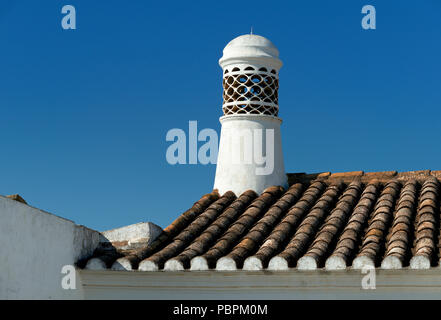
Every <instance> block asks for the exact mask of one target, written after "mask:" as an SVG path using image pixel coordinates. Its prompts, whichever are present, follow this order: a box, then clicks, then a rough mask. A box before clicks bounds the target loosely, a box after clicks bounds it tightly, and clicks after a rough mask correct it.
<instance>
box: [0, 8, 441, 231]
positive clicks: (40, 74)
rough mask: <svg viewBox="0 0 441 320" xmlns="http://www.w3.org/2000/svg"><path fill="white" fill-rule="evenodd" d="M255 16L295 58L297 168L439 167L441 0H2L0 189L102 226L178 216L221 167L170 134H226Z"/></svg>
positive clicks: (288, 110) (289, 85) (289, 60)
mask: <svg viewBox="0 0 441 320" xmlns="http://www.w3.org/2000/svg"><path fill="white" fill-rule="evenodd" d="M65 4H72V5H74V6H75V7H76V11H77V30H63V29H62V28H61V24H60V22H61V18H62V14H61V7H62V6H63V5H65ZM365 4H371V5H375V7H376V10H377V29H376V30H369V31H366V30H363V29H362V28H361V24H360V21H361V18H362V14H361V8H362V6H363V5H365ZM251 26H253V28H254V33H256V34H260V35H263V36H265V37H268V38H269V39H270V40H272V41H273V43H274V44H275V45H276V46H277V47H278V48H279V50H280V54H281V59H282V61H283V62H284V66H283V68H282V69H281V72H280V92H279V95H280V100H279V102H280V117H281V118H282V119H283V120H284V122H283V124H282V139H283V148H284V155H285V166H286V170H287V172H321V171H333V172H337V171H352V170H365V171H382V170H398V171H407V170H421V169H432V170H435V169H438V170H439V169H441V130H440V128H441V1H440V0H421V1H416V0H415V1H403V0H401V1H398V0H388V1H371V0H363V1H358V0H346V1H328V0H322V1H311V0H301V1H289V2H288V1H286V2H279V1H270V2H268V1H248V2H243V3H240V4H239V3H238V2H237V1H179V2H173V1H85V0H84V1H76V0H66V1H53V0H50V1H49V0H48V1H30V0H29V1H5V0H2V1H1V2H0V41H1V43H0V135H1V141H2V142H1V149H0V150H1V151H0V172H1V174H0V194H3V195H6V194H13V193H19V194H20V195H22V196H23V197H24V198H25V199H26V200H27V201H28V202H29V203H30V204H31V205H33V206H35V207H38V208H41V209H44V210H46V211H49V212H52V213H54V214H57V215H60V216H62V217H65V218H68V219H71V220H74V221H75V222H77V223H79V224H83V225H86V226H88V227H91V228H94V229H98V230H105V229H110V228H114V227H119V226H124V225H128V224H132V223H137V222H140V221H152V222H155V223H157V224H159V225H161V226H162V227H165V226H167V225H168V224H169V223H170V222H171V221H172V220H173V219H174V218H176V217H177V216H178V215H179V214H180V213H182V212H183V211H184V210H186V209H187V208H188V207H190V206H191V205H192V204H193V202H194V201H196V200H198V199H199V197H200V196H201V195H202V194H204V193H207V192H210V191H211V189H212V186H213V181H214V173H215V166H214V165H206V166H204V165H177V166H171V165H169V164H168V163H167V161H166V159H165V152H166V149H167V147H168V146H169V144H170V143H169V142H166V140H165V135H166V133H167V131H168V130H169V129H171V128H182V129H185V130H186V131H187V130H188V129H186V128H187V127H188V121H189V120H197V121H198V123H199V128H200V129H202V128H213V129H216V130H217V131H218V132H219V130H220V123H219V121H218V118H219V117H220V116H221V104H222V95H221V94H222V88H221V78H222V75H221V69H220V67H219V66H218V59H219V58H220V56H221V54H222V49H223V47H224V46H225V45H226V44H227V43H228V41H230V40H231V39H233V38H235V37H236V36H239V35H241V34H245V33H248V32H249V30H250V27H251Z"/></svg>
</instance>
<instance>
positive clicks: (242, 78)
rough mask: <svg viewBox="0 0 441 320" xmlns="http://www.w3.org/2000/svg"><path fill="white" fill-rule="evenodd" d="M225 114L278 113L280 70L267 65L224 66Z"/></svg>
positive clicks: (275, 114) (223, 108)
mask: <svg viewBox="0 0 441 320" xmlns="http://www.w3.org/2000/svg"><path fill="white" fill-rule="evenodd" d="M223 89H224V92H223V98H224V101H223V106H222V110H223V112H224V115H232V114H264V115H271V116H276V117H277V115H278V113H279V102H278V90H279V77H278V74H277V71H276V70H274V69H272V70H268V69H267V68H265V67H261V68H256V67H253V66H244V67H238V66H236V67H233V68H232V69H231V70H229V69H225V71H224V78H223Z"/></svg>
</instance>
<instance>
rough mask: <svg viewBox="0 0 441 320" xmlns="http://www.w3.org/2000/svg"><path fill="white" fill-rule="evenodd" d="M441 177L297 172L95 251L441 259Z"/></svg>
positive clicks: (428, 263) (227, 261) (241, 264)
mask: <svg viewBox="0 0 441 320" xmlns="http://www.w3.org/2000/svg"><path fill="white" fill-rule="evenodd" d="M439 179H441V171H430V170H423V171H412V172H401V173H398V172H396V171H384V172H363V171H354V172H344V173H331V172H324V173H317V174H306V173H295V174H288V180H289V185H290V187H289V188H288V189H287V190H284V189H283V188H281V187H276V186H273V187H269V188H267V189H266V190H265V191H264V192H262V194H260V195H258V194H256V193H255V192H254V191H251V190H249V191H246V192H244V193H243V194H241V195H239V196H238V197H236V195H234V194H233V193H232V192H227V193H225V194H223V195H219V194H218V192H217V191H216V190H214V191H213V192H211V193H209V194H207V195H205V196H203V197H202V198H201V199H200V200H199V201H197V202H196V203H195V204H194V205H193V206H192V207H191V208H190V209H189V210H187V211H186V212H184V213H183V214H181V215H180V216H179V217H178V218H177V219H176V220H175V221H174V222H173V223H172V224H170V226H168V227H167V228H165V229H164V231H163V233H162V234H161V235H160V236H159V237H158V238H157V239H156V240H155V241H154V242H153V243H152V244H151V245H149V246H147V247H142V248H137V249H135V250H130V251H126V252H124V251H121V250H117V249H116V250H113V251H112V250H108V251H106V252H101V251H99V250H98V251H96V252H95V254H94V256H93V257H94V258H99V259H101V260H102V261H103V262H104V263H105V264H106V265H107V267H109V268H110V267H112V265H113V264H114V263H115V261H116V260H117V259H118V261H123V260H124V261H125V263H126V265H129V269H130V268H131V269H133V270H136V269H138V270H142V271H155V270H165V271H173V270H210V269H217V270H240V269H244V270H265V269H269V270H281V269H288V268H299V269H317V268H325V269H331V270H335V269H345V268H350V267H353V268H356V267H357V265H360V263H361V264H363V263H368V264H372V265H373V266H375V267H382V268H387V269H391V268H401V267H415V268H421V267H435V266H438V265H439V259H440V257H441V253H440V246H439V244H440V242H441V237H440V232H439V230H440V213H441V211H440V200H441V184H440V182H439ZM20 199H21V198H20ZM23 201H24V200H23ZM121 259H122V260H121Z"/></svg>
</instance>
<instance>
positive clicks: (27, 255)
mask: <svg viewBox="0 0 441 320" xmlns="http://www.w3.org/2000/svg"><path fill="white" fill-rule="evenodd" d="M99 236H100V234H99V232H97V231H94V230H91V229H88V228H85V227H83V226H78V225H76V224H75V223H73V222H72V221H69V220H66V219H63V218H60V217H57V216H55V215H52V214H50V213H47V212H44V211H41V210H38V209H35V208H32V207H30V206H28V205H26V204H23V203H21V202H17V201H14V200H11V199H8V198H5V197H2V196H0V299H83V298H84V291H83V289H82V285H81V283H80V277H79V276H78V274H77V277H76V278H77V284H76V288H77V289H76V290H65V289H62V287H61V280H62V277H63V276H65V274H62V273H61V269H62V267H63V266H64V265H73V264H74V262H75V261H77V260H78V259H80V258H83V257H85V256H90V255H91V254H92V253H93V251H94V249H95V248H96V246H97V245H98V242H99Z"/></svg>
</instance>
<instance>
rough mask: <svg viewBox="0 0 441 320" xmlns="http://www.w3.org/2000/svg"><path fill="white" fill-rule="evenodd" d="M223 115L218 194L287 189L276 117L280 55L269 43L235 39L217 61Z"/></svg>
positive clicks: (258, 38) (248, 37)
mask: <svg viewBox="0 0 441 320" xmlns="http://www.w3.org/2000/svg"><path fill="white" fill-rule="evenodd" d="M219 64H220V66H221V67H222V70H223V106H222V110H223V116H222V117H221V118H220V122H221V124H222V129H221V138H220V145H219V154H218V160H217V168H216V178H215V182H214V188H215V189H218V190H219V193H220V194H223V193H225V192H226V191H229V190H231V191H233V192H234V193H235V194H236V195H237V196H238V195H240V194H241V193H242V192H243V191H245V190H249V189H251V190H254V191H255V192H257V193H261V192H262V191H263V190H265V188H267V187H269V186H272V185H278V186H283V187H287V186H288V181H287V176H286V174H285V167H284V164H283V154H282V143H281V137H280V124H281V123H282V120H281V119H280V118H278V113H279V102H278V89H279V69H280V68H281V66H282V61H280V59H279V51H278V50H277V48H276V47H275V46H274V45H273V44H272V42H271V41H269V40H268V39H266V38H264V37H262V36H258V35H254V34H247V35H242V36H240V37H237V38H235V39H233V40H232V41H231V42H230V43H228V44H227V46H226V47H225V48H224V51H223V57H222V58H221V59H220V60H219Z"/></svg>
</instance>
